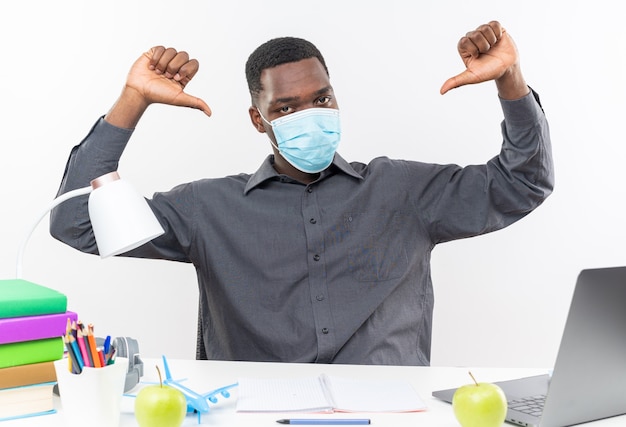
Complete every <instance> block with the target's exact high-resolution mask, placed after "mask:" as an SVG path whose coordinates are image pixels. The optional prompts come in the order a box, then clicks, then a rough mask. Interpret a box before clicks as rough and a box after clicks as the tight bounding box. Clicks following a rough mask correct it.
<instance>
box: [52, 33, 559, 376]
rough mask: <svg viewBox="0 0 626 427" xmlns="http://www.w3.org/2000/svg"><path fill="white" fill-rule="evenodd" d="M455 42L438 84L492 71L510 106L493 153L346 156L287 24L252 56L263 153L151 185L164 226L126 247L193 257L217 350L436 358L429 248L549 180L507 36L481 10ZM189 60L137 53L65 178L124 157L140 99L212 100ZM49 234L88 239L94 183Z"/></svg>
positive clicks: (316, 65)
mask: <svg viewBox="0 0 626 427" xmlns="http://www.w3.org/2000/svg"><path fill="white" fill-rule="evenodd" d="M458 50H459V53H460V55H461V58H462V60H463V62H464V63H465V66H466V71H464V72H463V73H461V74H460V75H458V76H456V77H453V78H451V79H449V80H448V81H447V82H446V83H445V84H444V86H443V87H442V89H441V92H442V93H445V92H447V91H448V90H450V89H452V88H454V87H458V86H461V85H464V84H469V83H480V82H484V81H489V80H494V81H495V83H496V87H497V90H498V95H499V97H500V100H501V104H502V110H503V113H504V121H503V125H502V134H503V139H504V141H503V145H502V149H501V152H500V154H499V155H498V156H496V157H494V158H493V159H492V160H491V161H489V162H488V163H487V164H485V165H480V166H468V167H465V168H461V167H459V166H454V165H445V166H444V165H435V164H424V163H419V162H412V161H396V160H390V159H387V158H379V159H376V160H373V161H372V162H370V163H369V164H362V163H357V162H353V163H348V162H347V161H346V160H344V159H343V158H342V157H341V156H340V155H339V154H336V152H335V150H336V147H337V144H338V142H339V138H340V133H341V132H340V126H339V110H338V102H337V98H336V96H335V93H334V90H333V87H332V85H331V84H330V80H329V76H328V72H327V68H326V64H325V62H324V59H323V57H322V55H321V54H320V53H319V51H318V50H317V49H316V48H315V46H313V45H312V44H311V43H309V42H307V41H305V40H301V39H296V38H280V39H274V40H270V41H269V42H267V43H265V44H263V45H262V46H260V47H259V48H257V49H256V50H255V52H253V53H252V55H251V56H250V58H249V59H248V62H247V64H246V76H247V80H248V86H249V89H250V94H251V98H252V106H251V107H250V108H249V113H250V119H251V121H252V124H253V125H254V127H255V128H256V129H257V130H258V131H259V132H262V133H267V134H268V137H269V140H270V144H271V147H272V150H273V155H270V156H269V157H268V158H267V159H266V160H265V162H264V163H263V164H262V165H261V167H260V168H259V170H257V171H256V172H255V173H254V174H240V175H236V176H229V177H225V178H221V179H206V180H200V181H196V182H192V183H187V184H183V185H180V186H178V187H176V188H174V189H173V190H171V191H169V192H165V193H157V194H155V195H154V197H153V198H152V199H151V200H149V203H150V206H151V207H152V209H153V211H154V212H155V214H156V215H157V217H158V218H159V221H160V222H161V224H162V226H163V227H164V229H165V231H166V233H165V234H164V235H163V236H161V237H159V238H157V239H155V240H154V241H152V242H150V243H148V244H145V245H144V246H142V247H140V248H138V249H135V250H133V251H131V252H130V253H129V254H128V255H129V256H136V257H150V258H162V259H169V260H176V261H183V262H190V263H193V264H194V266H195V268H196V270H197V276H198V282H199V289H200V309H201V313H202V320H201V329H202V332H201V335H202V339H203V344H204V346H205V350H206V354H207V357H208V358H209V359H232V360H261V361H291V362H324V363H328V362H336V363H371V364H397V365H426V364H429V357H430V343H431V322H432V311H433V290H432V284H431V278H430V265H429V264H430V254H431V251H432V249H433V248H434V247H435V245H436V244H438V243H441V242H446V241H450V240H453V239H460V238H465V237H470V236H474V235H478V234H483V233H487V232H490V231H494V230H497V229H501V228H503V227H505V226H507V225H509V224H511V223H513V222H515V221H517V220H519V219H520V218H522V217H524V216H525V215H526V214H528V213H529V212H531V211H532V210H533V209H534V208H536V207H537V206H538V205H540V204H541V203H542V202H543V200H544V199H545V198H546V197H547V196H548V195H549V194H550V193H551V191H552V186H553V171H552V159H551V149H550V137H549V132H548V125H547V122H546V118H545V116H544V114H543V111H542V109H541V106H540V105H539V103H538V97H537V96H536V95H535V94H534V93H533V92H532V91H531V90H530V89H529V88H528V86H527V85H526V83H525V81H524V78H523V76H522V73H521V70H520V66H519V61H518V54H517V50H516V47H515V45H514V43H513V41H512V39H511V38H510V36H509V35H508V34H507V33H506V32H505V31H504V30H503V28H502V26H501V25H500V24H499V23H498V22H495V21H494V22H490V23H488V24H485V25H482V26H480V27H478V28H477V29H476V30H475V31H471V32H469V33H468V34H467V35H466V36H464V37H462V38H461V40H460V41H459V44H458ZM197 71H198V62H197V61H196V60H194V59H190V58H189V56H188V55H187V54H186V53H185V52H178V51H176V50H174V49H171V48H170V49H165V48H163V47H154V48H152V49H151V50H150V51H149V52H147V53H145V54H144V55H142V56H141V57H140V58H139V59H138V60H137V61H136V62H135V64H134V65H133V67H132V68H131V70H130V73H129V75H128V78H127V82H126V85H125V87H124V90H123V91H122V94H121V95H120V97H119V99H118V101H117V102H116V103H115V105H114V106H113V107H112V109H111V110H110V111H109V112H108V114H106V116H105V117H104V118H101V119H100V120H98V122H97V123H96V124H95V126H94V127H93V128H92V129H91V131H90V133H89V134H88V136H87V137H86V138H85V139H84V140H83V141H82V142H81V144H80V145H78V146H77V147H75V148H74V149H73V151H72V153H71V156H70V160H69V162H68V165H67V169H66V172H65V176H64V178H63V181H62V183H61V188H60V191H59V193H64V192H66V191H69V190H72V189H74V188H78V187H82V186H85V185H88V183H89V181H90V180H91V179H93V178H95V177H98V176H100V175H103V174H105V173H107V172H110V171H113V170H116V169H117V165H118V160H119V158H120V156H121V155H122V152H123V150H124V147H125V146H126V143H127V142H128V140H129V139H130V136H131V134H132V132H133V129H134V128H135V126H136V125H137V123H138V122H139V119H140V117H141V116H142V114H143V113H144V112H145V110H146V109H147V107H148V106H149V105H150V104H153V103H163V104H170V105H177V106H187V107H193V108H196V109H200V110H202V111H204V112H205V113H206V114H207V115H210V113H211V111H210V109H209V107H208V106H207V104H206V103H205V102H204V101H202V100H201V99H199V98H195V97H193V96H191V95H189V94H187V93H185V92H184V88H185V86H186V85H187V83H189V81H190V80H191V79H192V78H193V77H194V75H195V74H196V72H197ZM51 232H52V234H53V235H54V236H55V237H56V238H58V239H60V240H62V241H64V242H66V243H67V244H69V245H72V246H73V247H76V248H78V249H80V250H82V251H85V252H91V253H96V252H97V247H96V243H95V240H94V237H93V233H92V231H91V228H90V223H89V217H88V213H87V198H86V197H85V198H77V199H73V201H71V202H67V203H64V204H62V205H60V206H59V207H58V208H57V209H56V210H55V212H54V214H53V215H52V221H51ZM193 304H194V305H195V302H193Z"/></svg>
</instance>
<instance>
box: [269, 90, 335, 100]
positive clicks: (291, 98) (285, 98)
mask: <svg viewBox="0 0 626 427" xmlns="http://www.w3.org/2000/svg"><path fill="white" fill-rule="evenodd" d="M332 91H333V88H332V86H326V87H323V88H322V89H319V90H316V91H315V92H314V94H313V95H314V96H320V95H324V94H326V93H328V92H332ZM299 100H300V97H299V96H288V97H284V98H276V99H274V100H273V101H271V102H270V105H276V104H287V103H290V102H293V101H299Z"/></svg>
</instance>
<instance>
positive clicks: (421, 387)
mask: <svg viewBox="0 0 626 427" xmlns="http://www.w3.org/2000/svg"><path fill="white" fill-rule="evenodd" d="M168 362H169V364H170V369H171V370H172V375H173V376H174V377H175V378H187V381H185V382H184V384H185V385H186V386H187V387H190V388H191V389H193V390H196V391H199V392H207V391H210V390H213V389H216V388H218V387H222V386H225V385H228V384H232V383H234V382H237V380H238V378H239V377H268V378H284V377H287V378H289V377H291V378H297V377H303V376H313V375H319V374H322V373H326V374H335V375H338V376H344V377H348V378H351V377H352V378H371V379H376V378H396V379H403V380H408V381H409V382H411V383H412V384H413V386H414V388H415V390H417V392H418V394H419V395H420V397H421V398H422V400H424V401H425V403H426V404H427V406H428V410H426V411H424V412H419V413H402V414H362V413H359V414H356V415H355V414H333V415H332V416H333V417H335V418H339V417H344V418H355V417H358V418H370V419H371V420H372V425H373V426H381V427H382V426H394V427H404V426H407V427H408V426H410V427H415V426H428V427H458V426H459V424H458V422H457V421H456V419H455V418H454V414H453V413H452V407H451V405H449V404H447V403H444V402H441V401H439V400H437V399H434V398H432V397H431V392H432V391H433V390H437V389H445V388H452V387H458V386H459V385H462V384H466V383H468V382H469V381H470V378H469V376H468V374H467V372H468V369H467V368H444V367H400V366H358V365H318V364H293V363H289V364H283V363H256V362H218V361H195V360H169V359H168ZM144 364H145V366H144V370H145V373H144V377H143V378H142V380H143V381H155V380H157V381H158V379H157V378H158V377H157V373H156V369H155V368H154V367H155V366H156V365H157V364H158V365H159V368H160V369H162V363H161V361H160V359H147V360H144ZM471 370H472V373H473V374H474V376H476V378H477V379H478V380H479V381H482V382H493V381H500V380H506V379H511V378H516V377H522V376H529V375H536V374H543V373H545V372H546V371H545V370H543V371H542V370H538V369H503V368H473V369H471ZM236 401H237V388H234V389H233V390H232V396H231V397H230V398H228V399H225V398H222V397H220V399H219V402H218V403H217V404H214V405H213V404H211V411H210V412H209V413H208V414H203V417H202V425H210V426H212V427H221V426H238V427H245V426H254V427H263V426H267V427H270V426H271V427H277V426H279V425H280V424H277V423H276V420H278V419H281V418H293V417H294V414H286V413H272V414H247V413H237V412H235V405H236ZM133 404H134V399H133V398H130V397H124V398H122V416H121V421H120V427H126V426H129V427H130V426H137V422H136V421H135V418H134V414H133ZM57 405H58V408H59V411H58V413H56V414H53V415H45V416H41V417H37V418H29V419H28V418H27V419H21V420H14V421H7V422H3V423H2V425H1V426H0V427H17V426H32V425H37V426H42V427H47V426H50V427H57V426H58V427H62V426H64V422H63V409H62V408H61V407H60V404H59V402H58V401H57ZM298 417H302V414H300V415H298ZM304 417H306V418H314V417H320V418H323V417H329V415H318V414H306V415H305V416H304ZM197 425H198V423H197V417H196V416H195V415H193V414H188V415H187V418H186V419H185V421H184V423H183V426H197ZM586 425H589V426H592V425H593V426H594V427H596V426H599V427H609V426H618V425H620V426H623V425H626V415H625V416H621V417H615V418H610V419H606V420H601V421H596V422H594V423H589V424H586Z"/></svg>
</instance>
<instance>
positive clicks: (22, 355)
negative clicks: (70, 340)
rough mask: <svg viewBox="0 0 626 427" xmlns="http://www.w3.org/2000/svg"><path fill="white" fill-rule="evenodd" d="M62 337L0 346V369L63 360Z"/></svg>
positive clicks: (63, 346) (63, 345) (63, 347)
mask: <svg viewBox="0 0 626 427" xmlns="http://www.w3.org/2000/svg"><path fill="white" fill-rule="evenodd" d="M64 350H65V344H64V343H63V337H58V338H46V339H44V340H33V341H22V342H15V343H9V344H2V345H0V369H1V368H7V367H9V366H20V365H27V364H29V363H39V362H49V361H51V360H59V359H62V358H63V351H64Z"/></svg>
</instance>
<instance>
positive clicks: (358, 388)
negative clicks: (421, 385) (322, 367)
mask: <svg viewBox="0 0 626 427" xmlns="http://www.w3.org/2000/svg"><path fill="white" fill-rule="evenodd" d="M323 381H324V382H325V383H326V384H327V388H328V389H329V390H330V393H331V394H332V398H333V401H334V406H335V411H341V412H416V411H423V410H425V409H426V404H425V403H424V402H423V401H422V399H421V398H420V397H419V395H418V394H417V392H416V391H415V389H413V387H412V386H411V384H409V383H408V382H406V381H401V380H391V379H390V380H381V379H376V380H367V379H351V378H342V377H337V376H331V375H324V376H323Z"/></svg>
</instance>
